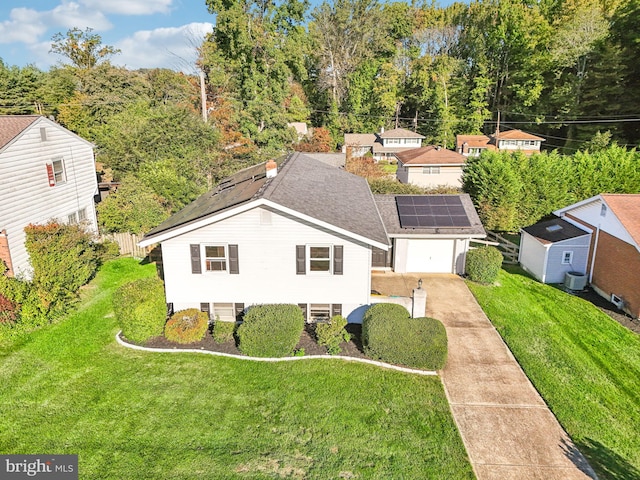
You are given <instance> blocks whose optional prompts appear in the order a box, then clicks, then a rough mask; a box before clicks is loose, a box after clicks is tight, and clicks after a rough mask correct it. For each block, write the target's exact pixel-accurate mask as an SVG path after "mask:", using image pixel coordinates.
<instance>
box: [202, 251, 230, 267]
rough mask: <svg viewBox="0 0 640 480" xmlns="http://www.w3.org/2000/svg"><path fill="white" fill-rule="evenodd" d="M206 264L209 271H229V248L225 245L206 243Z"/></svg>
mask: <svg viewBox="0 0 640 480" xmlns="http://www.w3.org/2000/svg"><path fill="white" fill-rule="evenodd" d="M204 264H205V270H206V271H207V272H226V271H227V249H226V247H225V246H224V245H205V247H204Z"/></svg>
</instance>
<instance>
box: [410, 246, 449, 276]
mask: <svg viewBox="0 0 640 480" xmlns="http://www.w3.org/2000/svg"><path fill="white" fill-rule="evenodd" d="M454 243H455V241H454V240H436V239H434V240H432V239H421V240H409V245H408V248H407V272H425V273H454V270H453V265H454V262H453V251H454Z"/></svg>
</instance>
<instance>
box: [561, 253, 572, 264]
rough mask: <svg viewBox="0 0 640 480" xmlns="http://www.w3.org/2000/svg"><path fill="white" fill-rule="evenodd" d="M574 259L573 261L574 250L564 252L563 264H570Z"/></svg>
mask: <svg viewBox="0 0 640 480" xmlns="http://www.w3.org/2000/svg"><path fill="white" fill-rule="evenodd" d="M572 261H573V252H572V251H565V252H562V264H563V265H570V264H571V262H572Z"/></svg>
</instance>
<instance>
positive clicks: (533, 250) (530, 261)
mask: <svg viewBox="0 0 640 480" xmlns="http://www.w3.org/2000/svg"><path fill="white" fill-rule="evenodd" d="M518 261H519V262H520V265H521V266H522V268H524V269H525V270H526V271H527V272H529V273H530V274H531V275H533V276H534V277H535V278H536V280H538V281H540V282H543V283H544V270H545V264H546V261H547V249H546V248H545V246H544V245H543V244H542V243H540V242H539V241H538V240H536V239H535V238H534V237H533V236H532V235H529V234H528V233H527V232H522V235H521V237H520V258H519V259H518Z"/></svg>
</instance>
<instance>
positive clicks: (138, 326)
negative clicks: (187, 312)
mask: <svg viewBox="0 0 640 480" xmlns="http://www.w3.org/2000/svg"><path fill="white" fill-rule="evenodd" d="M112 301H113V310H114V312H115V316H116V319H117V320H118V323H119V324H120V328H121V329H122V334H123V335H124V336H125V337H126V338H127V339H129V340H131V341H133V342H146V341H147V340H148V339H150V338H151V337H157V336H159V335H162V331H163V329H164V324H165V322H166V320H167V306H166V304H165V300H164V284H163V283H162V280H160V279H159V278H141V279H140V280H136V281H134V282H130V283H127V284H125V285H123V286H121V287H120V288H118V290H116V291H115V292H114V293H113V299H112Z"/></svg>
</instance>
